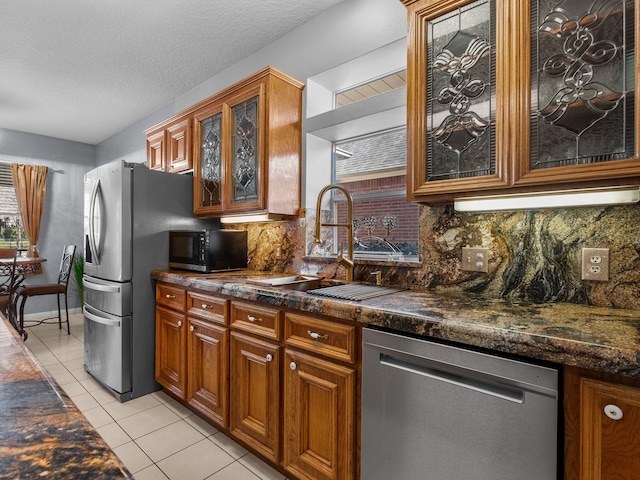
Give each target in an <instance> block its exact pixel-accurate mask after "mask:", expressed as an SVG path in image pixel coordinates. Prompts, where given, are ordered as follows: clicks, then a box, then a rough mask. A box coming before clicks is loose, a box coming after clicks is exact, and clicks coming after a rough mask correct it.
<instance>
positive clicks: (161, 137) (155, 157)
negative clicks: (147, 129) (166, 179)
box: [147, 129, 167, 171]
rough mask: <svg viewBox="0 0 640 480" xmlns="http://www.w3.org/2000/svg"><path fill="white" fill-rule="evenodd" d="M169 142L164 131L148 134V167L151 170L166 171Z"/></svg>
mask: <svg viewBox="0 0 640 480" xmlns="http://www.w3.org/2000/svg"><path fill="white" fill-rule="evenodd" d="M166 148H167V141H166V139H165V133H164V129H162V130H160V131H154V132H151V133H148V134H147V166H148V167H149V168H150V169H151V170H161V171H165V170H166V167H165V160H166V156H165V150H166Z"/></svg>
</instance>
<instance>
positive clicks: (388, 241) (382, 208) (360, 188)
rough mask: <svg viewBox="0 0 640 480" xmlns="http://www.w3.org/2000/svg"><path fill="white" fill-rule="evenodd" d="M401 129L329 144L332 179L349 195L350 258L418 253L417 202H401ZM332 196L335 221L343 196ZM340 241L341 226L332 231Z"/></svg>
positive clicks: (403, 140)
mask: <svg viewBox="0 0 640 480" xmlns="http://www.w3.org/2000/svg"><path fill="white" fill-rule="evenodd" d="M406 144H407V131H406V128H400V129H397V128H396V129H391V130H386V131H383V132H377V133H375V134H371V135H365V136H362V137H357V138H354V139H350V140H345V141H342V142H336V143H334V152H335V155H334V156H335V175H336V183H337V184H339V185H342V186H343V187H345V188H346V189H347V190H348V191H349V193H351V196H352V197H353V224H354V225H353V226H354V253H355V256H356V258H371V259H376V258H377V259H385V260H404V258H405V256H417V255H418V215H419V209H418V205H417V204H415V203H409V202H407V201H406V173H407V160H406V158H407V148H406ZM340 197H341V196H337V195H336V196H335V197H334V199H335V201H336V209H337V212H338V222H340V223H344V222H346V215H347V212H346V204H345V201H344V198H342V199H341V198H340ZM338 239H339V241H340V240H341V241H343V242H344V241H346V231H343V232H338Z"/></svg>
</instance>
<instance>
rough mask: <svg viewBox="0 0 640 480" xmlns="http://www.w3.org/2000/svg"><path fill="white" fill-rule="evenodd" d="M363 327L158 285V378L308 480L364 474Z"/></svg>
mask: <svg viewBox="0 0 640 480" xmlns="http://www.w3.org/2000/svg"><path fill="white" fill-rule="evenodd" d="M360 338H361V329H359V328H358V327H357V326H356V325H355V324H350V323H346V322H345V323H340V322H335V321H333V320H332V319H327V318H324V317H319V316H318V317H316V316H313V315H307V314H304V315H303V314H299V313H297V312H285V310H284V309H280V308H274V307H272V306H269V305H266V304H260V303H256V302H249V301H239V300H235V299H228V298H220V297H217V296H213V295H208V294H206V293H205V292H198V291H187V290H186V289H184V288H181V287H178V286H175V285H169V284H162V283H160V282H159V283H158V285H157V286H156V378H157V381H158V382H159V383H160V384H161V385H162V386H163V387H164V388H165V389H166V390H167V391H168V392H170V393H171V394H172V395H173V396H175V397H177V398H179V399H181V400H182V402H183V403H185V404H186V405H187V406H188V407H189V408H190V409H192V410H193V411H195V412H197V413H198V414H199V415H201V416H203V417H205V418H207V419H208V420H210V421H211V423H214V424H216V425H217V426H219V427H221V428H222V429H224V430H225V431H226V432H228V433H229V435H230V436H231V437H233V438H234V439H236V440H238V441H239V442H241V443H244V444H245V445H246V446H247V447H248V448H250V449H252V450H254V451H255V452H256V453H258V454H259V455H260V456H262V457H263V458H264V459H266V460H268V461H270V462H271V463H272V464H273V465H274V466H276V468H278V469H279V470H281V471H282V472H285V471H286V472H287V477H288V478H291V479H298V480H356V479H357V478H358V472H359V465H358V459H359V428H360V422H359V406H358V405H359V392H360V389H359V382H360V381H359V375H360V373H359V372H360Z"/></svg>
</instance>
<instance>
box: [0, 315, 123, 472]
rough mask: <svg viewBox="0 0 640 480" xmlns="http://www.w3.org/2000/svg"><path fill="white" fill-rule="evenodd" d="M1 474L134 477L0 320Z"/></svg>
mask: <svg viewBox="0 0 640 480" xmlns="http://www.w3.org/2000/svg"><path fill="white" fill-rule="evenodd" d="M0 352H1V353H0V425H2V428H1V429H0V478H11V479H15V478H55V479H79V478H90V479H92V480H100V479H104V480H107V479H109V480H113V479H118V478H133V477H132V476H131V474H130V473H129V472H128V471H127V469H126V468H125V466H124V465H123V464H122V462H121V461H120V460H119V459H118V457H116V455H115V453H113V451H112V450H111V449H110V448H109V446H108V445H107V444H106V443H105V441H104V440H103V439H102V437H101V436H100V435H99V434H98V432H97V431H96V430H95V429H94V428H93V426H91V424H90V423H89V421H88V420H87V419H86V418H85V417H84V416H83V415H82V413H80V411H79V410H78V409H77V408H76V406H75V405H74V404H73V403H72V402H71V400H70V399H69V398H68V397H67V395H66V394H65V393H64V392H63V391H62V390H61V389H60V388H59V387H58V385H57V384H56V382H55V380H53V379H52V378H50V377H49V376H48V375H47V374H46V373H45V371H44V370H43V369H42V368H41V367H40V365H39V364H38V362H37V361H36V360H34V359H33V357H31V356H30V354H29V352H28V351H27V349H26V347H25V346H24V345H23V342H22V340H21V339H20V337H18V335H17V333H16V332H15V330H14V329H13V328H12V327H11V326H10V325H9V323H8V322H7V321H6V320H5V319H4V318H0Z"/></svg>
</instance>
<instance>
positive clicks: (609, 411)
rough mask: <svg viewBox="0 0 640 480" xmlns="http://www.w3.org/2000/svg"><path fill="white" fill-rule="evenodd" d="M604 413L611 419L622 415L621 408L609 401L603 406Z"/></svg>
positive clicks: (617, 418)
mask: <svg viewBox="0 0 640 480" xmlns="http://www.w3.org/2000/svg"><path fill="white" fill-rule="evenodd" d="M604 414H605V415H606V416H607V417H609V418H610V419H611V420H620V419H621V418H622V416H623V415H624V414H623V413H622V409H621V408H620V407H619V406H617V405H613V404H611V403H610V404H609V405H606V406H605V407H604Z"/></svg>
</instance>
